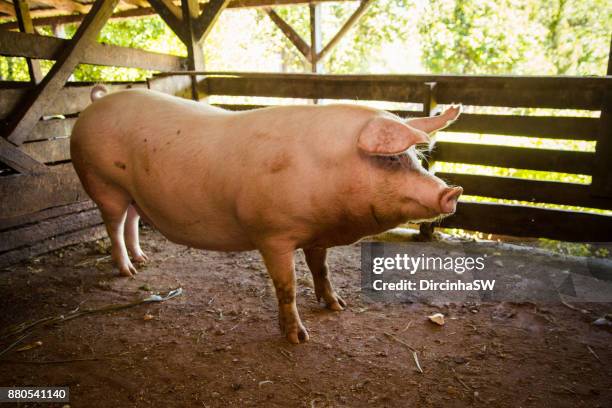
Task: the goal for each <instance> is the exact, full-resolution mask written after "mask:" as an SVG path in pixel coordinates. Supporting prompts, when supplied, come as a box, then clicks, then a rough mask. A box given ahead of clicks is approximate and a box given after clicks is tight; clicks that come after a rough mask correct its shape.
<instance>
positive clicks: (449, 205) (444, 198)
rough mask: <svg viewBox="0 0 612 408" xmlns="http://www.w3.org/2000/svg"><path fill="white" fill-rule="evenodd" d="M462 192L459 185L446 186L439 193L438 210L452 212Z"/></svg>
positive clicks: (443, 212)
mask: <svg viewBox="0 0 612 408" xmlns="http://www.w3.org/2000/svg"><path fill="white" fill-rule="evenodd" d="M461 193H463V188H461V187H446V188H445V189H444V190H442V193H441V194H440V212H441V213H442V214H452V213H454V212H455V209H456V208H457V200H458V199H459V196H460V195H461Z"/></svg>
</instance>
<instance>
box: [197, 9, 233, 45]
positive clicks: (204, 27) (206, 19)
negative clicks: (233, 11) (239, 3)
mask: <svg viewBox="0 0 612 408" xmlns="http://www.w3.org/2000/svg"><path fill="white" fill-rule="evenodd" d="M229 2H230V0H210V1H209V2H208V3H206V4H205V5H204V7H203V9H202V13H201V14H200V16H199V17H198V18H197V19H196V20H195V21H194V22H193V31H194V34H195V38H197V40H198V42H199V43H202V42H203V41H204V40H205V39H206V37H207V36H208V34H209V33H210V31H211V30H212V28H213V26H214V25H215V23H216V22H217V20H218V19H219V16H220V15H221V12H222V11H223V10H225V8H226V7H227V6H228V4H229Z"/></svg>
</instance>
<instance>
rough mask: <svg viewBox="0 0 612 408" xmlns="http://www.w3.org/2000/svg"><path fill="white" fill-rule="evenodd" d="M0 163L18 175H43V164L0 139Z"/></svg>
mask: <svg viewBox="0 0 612 408" xmlns="http://www.w3.org/2000/svg"><path fill="white" fill-rule="evenodd" d="M0 161H2V162H3V163H4V164H6V165H8V166H9V167H10V168H12V169H14V170H16V171H18V172H20V173H44V172H45V171H46V170H47V168H46V167H45V165H44V164H42V163H40V162H38V161H36V160H34V159H33V158H32V157H30V156H28V155H27V154H26V153H24V152H22V151H21V150H19V148H17V146H15V145H13V144H12V143H11V142H9V141H8V140H6V139H5V138H3V137H0Z"/></svg>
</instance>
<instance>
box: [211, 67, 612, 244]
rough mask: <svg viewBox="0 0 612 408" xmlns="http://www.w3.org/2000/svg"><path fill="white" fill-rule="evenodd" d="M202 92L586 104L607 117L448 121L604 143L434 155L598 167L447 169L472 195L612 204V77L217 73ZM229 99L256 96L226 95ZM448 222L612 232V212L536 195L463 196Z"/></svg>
mask: <svg viewBox="0 0 612 408" xmlns="http://www.w3.org/2000/svg"><path fill="white" fill-rule="evenodd" d="M199 90H200V92H201V93H202V94H203V95H224V96H258V97H280V98H318V99H350V100H368V101H390V102H413V103H421V104H422V105H423V111H420V112H414V111H394V112H395V113H397V114H399V115H401V116H421V115H425V114H429V112H431V110H432V109H433V108H434V107H435V105H436V104H449V103H454V102H461V103H463V104H464V105H469V106H487V107H491V106H492V107H525V108H552V109H579V110H589V111H601V112H602V113H601V117H600V118H595V117H567V116H563V117H554V116H519V115H496V114H480V113H465V114H463V115H462V116H461V118H460V120H459V121H457V122H456V123H455V124H453V125H452V126H451V127H449V128H448V129H446V130H445V131H449V132H466V133H479V134H495V135H512V136H525V137H537V138H553V139H569V140H581V141H593V142H597V144H596V146H597V148H596V151H595V152H583V151H567V150H551V149H540V148H524V147H513V146H500V145H489V144H486V145H485V144H473V143H455V142H439V143H437V145H436V147H435V149H434V151H433V152H432V161H440V162H452V163H466V164H475V165H485V166H495V167H502V168H514V169H527V170H539V171H548V172H561V173H571V174H581V175H589V176H592V180H593V182H592V183H591V184H590V185H587V184H578V183H564V182H557V181H540V180H529V179H521V178H514V177H498V176H486V175H476V174H460V173H438V174H437V175H438V176H439V177H441V178H443V179H444V180H447V181H448V182H449V183H452V184H457V185H461V186H463V187H464V189H465V194H468V195H472V196H480V197H488V198H496V199H506V200H517V201H524V202H531V203H547V204H558V205H568V206H575V207H587V208H592V209H603V210H612V188H611V187H612V186H611V178H612V149H611V148H610V140H611V139H612V135H611V132H612V125H611V124H610V119H609V116H610V112H612V110H611V105H610V95H611V94H612V78H611V77H609V76H608V77H518V76H460V75H344V76H337V75H308V74H252V73H209V74H208V75H207V77H206V79H204V80H203V81H200V83H199ZM223 107H225V108H228V109H244V108H252V107H254V106H252V105H250V106H241V105H223ZM441 225H442V226H444V227H453V228H464V229H469V230H476V231H482V232H489V233H495V234H506V235H515V236H522V237H548V238H553V239H560V240H568V241H612V216H607V215H600V214H595V213H592V212H579V211H567V210H559V209H545V208H535V207H533V206H529V205H510V204H499V203H492V202H488V203H486V202H485V203H480V202H478V203H476V202H462V203H461V204H460V205H459V206H458V210H457V213H456V214H455V215H454V216H452V217H449V218H447V219H445V220H444V221H443V222H442V224H441Z"/></svg>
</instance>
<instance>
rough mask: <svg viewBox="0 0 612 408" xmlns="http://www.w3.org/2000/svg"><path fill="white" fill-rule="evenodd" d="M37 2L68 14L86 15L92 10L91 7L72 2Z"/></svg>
mask: <svg viewBox="0 0 612 408" xmlns="http://www.w3.org/2000/svg"><path fill="white" fill-rule="evenodd" d="M36 2H37V3H42V4H45V5H47V6H50V7H53V8H55V9H56V10H61V11H65V12H68V13H81V14H86V13H87V12H89V9H90V8H91V5H86V4H81V3H79V2H77V1H72V0H36Z"/></svg>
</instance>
